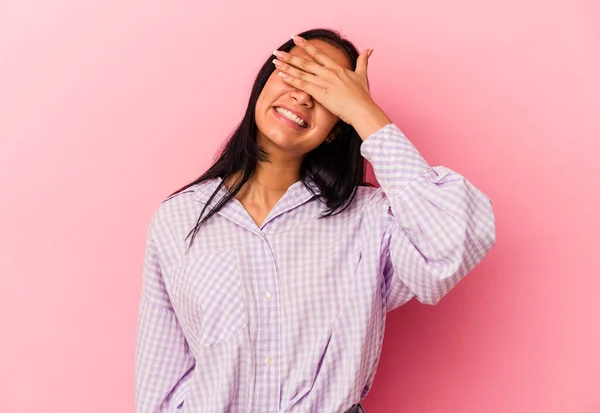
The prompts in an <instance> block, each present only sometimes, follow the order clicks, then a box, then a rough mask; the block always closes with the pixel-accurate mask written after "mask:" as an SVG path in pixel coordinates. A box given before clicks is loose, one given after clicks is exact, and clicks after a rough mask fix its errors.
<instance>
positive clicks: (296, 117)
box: [275, 107, 306, 127]
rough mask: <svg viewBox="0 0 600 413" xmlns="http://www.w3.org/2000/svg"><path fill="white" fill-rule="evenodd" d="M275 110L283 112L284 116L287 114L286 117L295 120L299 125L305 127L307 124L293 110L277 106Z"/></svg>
mask: <svg viewBox="0 0 600 413" xmlns="http://www.w3.org/2000/svg"><path fill="white" fill-rule="evenodd" d="M275 110H276V111H277V112H279V113H281V114H282V115H283V116H285V117H286V118H288V119H290V120H293V121H294V122H296V123H297V124H298V125H300V126H302V127H305V126H306V122H304V121H303V120H302V119H300V118H299V117H298V116H296V115H294V114H293V113H292V112H290V111H289V110H287V109H283V108H279V107H276V108H275Z"/></svg>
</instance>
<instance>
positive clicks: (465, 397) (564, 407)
mask: <svg viewBox="0 0 600 413" xmlns="http://www.w3.org/2000/svg"><path fill="white" fill-rule="evenodd" d="M184 3H187V4H184ZM319 26H325V27H330V28H335V29H338V30H340V31H341V32H342V33H343V34H344V35H346V36H348V37H349V38H350V39H351V40H353V41H354V42H355V43H356V45H357V47H359V49H360V50H363V49H364V48H367V47H373V48H374V49H375V51H374V53H373V55H372V57H371V61H370V67H369V72H370V80H371V88H372V93H373V97H374V99H375V101H376V102H377V103H378V104H379V105H380V106H381V107H382V108H383V109H384V110H385V111H386V112H387V113H388V114H389V115H390V117H391V118H392V119H394V121H395V122H396V123H397V124H398V125H399V126H400V127H401V128H402V129H403V130H404V131H405V133H406V134H407V135H408V136H409V137H410V138H411V140H412V141H413V142H414V143H415V145H416V146H417V147H418V148H419V149H420V150H421V152H422V153H423V154H424V155H425V157H426V158H427V159H428V161H429V162H430V163H431V164H436V165H445V166H448V167H450V168H453V169H455V170H457V171H459V172H460V173H462V174H463V175H465V176H466V177H468V178H469V179H470V180H471V181H472V182H473V183H475V184H476V185H477V186H478V187H479V188H481V189H482V190H483V191H484V192H485V193H486V194H488V195H489V196H490V197H491V198H492V200H493V202H494V208H495V211H496V214H497V230H498V232H497V244H496V246H495V247H494V248H493V250H492V252H491V253H490V254H489V255H488V257H486V259H485V260H484V261H483V262H482V264H481V265H480V266H479V267H478V268H477V269H476V270H475V271H474V272H473V273H472V274H471V275H469V276H468V277H467V279H465V280H464V281H463V282H462V283H461V284H459V286H457V287H456V289H455V290H454V291H453V292H452V293H451V294H450V295H449V296H448V297H446V298H444V299H443V300H442V302H440V303H439V304H438V305H437V306H435V307H427V306H424V305H421V304H419V303H417V302H413V303H409V304H408V305H406V306H405V307H403V308H400V309H398V310H396V311H394V312H391V313H389V318H388V325H387V330H386V338H385V342H384V349H383V355H382V359H381V363H380V365H379V368H378V372H377V376H376V378H375V382H374V386H373V389H372V390H371V393H370V394H369V396H368V397H367V399H366V402H365V408H366V410H367V411H368V412H369V413H371V412H373V413H378V412H390V413H391V412H402V413H413V412H414V413H417V412H418V413H422V412H426V413H428V412H450V413H454V412H456V413H458V412H460V413H465V412H467V413H470V412H473V413H475V412H476V413H481V412H483V413H488V412H490V413H501V412H502V413H506V412H527V413H531V412H535V413H537V412H539V413H542V412H543V413H551V412H557V413H558V412H560V413H565V412H569V413H570V412H575V413H580V412H581V413H584V412H585V413H592V412H600V390H599V388H600V351H599V349H600V321H599V315H600V300H598V290H599V288H600V258H599V256H600V251H598V250H599V246H600V243H599V242H598V235H599V232H600V225H599V224H600V219H599V218H598V211H599V209H600V208H599V202H598V200H599V191H600V178H599V177H598V173H599V172H600V170H599V166H598V161H597V159H598V152H599V151H600V143H599V142H600V80H599V79H600V77H599V73H600V57H599V53H600V5H599V3H598V2H597V1H595V0H589V1H583V0H579V1H576V0H553V1H549V0H528V1H523V0H504V1H496V2H490V1H481V0H454V1H451V2H450V1H445V0H427V1H423V0H419V1H417V0H412V1H400V2H395V1H394V2H392V1H387V2H383V1H379V0H370V1H368V2H363V3H360V4H352V5H351V4H350V3H349V2H348V1H327V2H324V1H322V0H317V1H315V0H305V1H302V2H299V3H298V2H295V3H294V2H292V3H289V4H288V3H286V2H273V1H252V2H231V1H219V2H167V1H162V2H161V1H156V0H144V1H139V0H134V1H127V2H123V1H117V0H104V1H87V2H83V1H74V0H55V1H47V0H20V1H13V2H7V1H5V2H1V3H0V139H1V141H0V142H1V147H0V168H1V169H0V185H1V186H0V188H1V195H2V203H1V205H2V211H1V214H0V228H1V234H2V236H1V237H0V254H1V255H0V263H1V268H2V274H3V277H2V281H3V285H2V287H1V288H2V291H3V294H2V299H1V300H0V321H1V325H2V338H1V339H0V412H2V413H24V412H28V413H29V412H45V413H52V412H61V413H67V412H81V411H85V412H87V413H95V412H103V413H104V412H112V413H121V412H123V413H125V412H131V411H132V410H133V355H134V346H135V328H136V317H137V305H138V297H139V289H140V282H141V278H140V277H141V260H142V254H143V247H144V245H143V243H144V236H145V226H146V223H147V222H148V219H149V216H150V213H151V211H152V210H153V209H154V208H155V207H156V206H157V205H158V203H159V202H160V200H161V199H162V198H164V197H166V196H167V195H168V194H169V193H171V192H172V191H174V190H175V189H177V188H178V187H180V186H182V185H184V184H185V183H187V182H189V181H191V180H192V179H194V177H196V176H198V175H200V173H201V172H203V171H204V169H205V168H206V167H207V166H208V164H209V162H210V160H211V158H212V156H213V154H214V152H215V150H216V149H217V147H218V146H219V145H220V143H221V142H222V141H223V139H225V138H226V136H227V135H228V134H229V133H230V132H231V130H232V129H233V128H234V126H235V125H236V123H237V122H238V121H239V120H240V119H241V116H242V112H243V110H244V108H245V105H246V103H247V98H248V95H249V92H250V87H251V85H252V81H253V79H254V76H255V75H256V72H257V70H258V68H259V66H260V65H261V64H262V62H263V61H264V60H265V59H266V58H268V57H269V56H270V53H271V51H272V50H273V49H274V48H275V47H277V46H279V45H280V44H281V43H282V42H284V41H285V40H287V38H288V36H289V35H291V34H292V33H297V32H300V31H303V30H306V29H309V28H313V27H319Z"/></svg>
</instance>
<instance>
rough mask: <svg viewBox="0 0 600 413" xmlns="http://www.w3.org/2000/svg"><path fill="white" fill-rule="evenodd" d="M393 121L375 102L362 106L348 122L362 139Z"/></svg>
mask: <svg viewBox="0 0 600 413" xmlns="http://www.w3.org/2000/svg"><path fill="white" fill-rule="evenodd" d="M390 123H393V122H392V120H391V119H390V118H389V117H388V116H387V115H386V114H385V112H384V111H383V110H382V109H381V108H380V107H379V106H377V105H376V104H375V103H373V104H371V105H368V106H365V107H362V108H361V109H359V110H358V111H357V113H356V114H355V115H354V116H353V117H352V122H351V123H350V124H351V125H352V127H353V128H354V129H355V130H356V132H357V133H358V135H359V136H360V138H361V139H362V140H363V141H364V140H365V139H367V138H368V137H369V136H371V135H372V134H373V133H375V132H377V131H378V130H379V129H381V128H382V127H384V126H385V125H388V124H390Z"/></svg>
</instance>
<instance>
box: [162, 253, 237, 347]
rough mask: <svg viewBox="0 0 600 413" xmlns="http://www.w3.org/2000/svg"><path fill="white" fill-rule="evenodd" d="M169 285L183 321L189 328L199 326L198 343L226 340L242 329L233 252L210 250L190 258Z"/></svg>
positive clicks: (213, 342)
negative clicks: (183, 318)
mask: <svg viewBox="0 0 600 413" xmlns="http://www.w3.org/2000/svg"><path fill="white" fill-rule="evenodd" d="M173 287H174V291H175V294H176V296H177V300H178V301H179V303H180V306H181V309H182V311H183V313H184V317H185V318H187V320H186V324H188V325H189V326H190V328H191V329H192V330H196V329H197V326H198V325H200V326H201V327H200V331H199V332H198V338H199V341H200V344H201V345H203V346H212V345H215V344H219V343H224V342H227V341H229V340H231V339H233V338H234V337H235V336H237V335H238V334H239V333H240V331H242V330H243V329H244V328H246V326H247V319H246V309H245V306H244V299H243V295H242V286H241V283H240V274H239V270H238V265H237V261H236V255H235V251H233V250H220V251H210V252H206V253H202V254H200V255H198V256H196V257H194V258H192V259H190V261H188V262H187V263H185V265H183V267H182V268H181V269H180V271H179V272H178V274H177V276H176V277H175V278H174V279H173ZM194 327H195V328H194Z"/></svg>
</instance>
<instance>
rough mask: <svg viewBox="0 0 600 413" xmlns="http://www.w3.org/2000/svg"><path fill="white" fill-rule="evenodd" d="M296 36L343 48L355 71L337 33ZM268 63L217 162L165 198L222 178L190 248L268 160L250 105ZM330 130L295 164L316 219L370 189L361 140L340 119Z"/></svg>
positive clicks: (353, 54) (351, 51) (286, 47)
mask: <svg viewBox="0 0 600 413" xmlns="http://www.w3.org/2000/svg"><path fill="white" fill-rule="evenodd" d="M299 35H300V36H301V37H302V38H304V39H307V40H309V39H319V40H322V41H325V42H328V43H330V44H332V45H333V46H336V47H338V48H339V49H340V50H343V51H344V52H345V53H346V55H347V57H348V59H349V61H350V65H351V68H352V70H356V59H357V58H358V55H359V53H358V50H357V49H356V47H355V46H354V45H353V44H352V43H351V42H350V41H348V40H346V39H342V37H341V36H340V34H339V33H338V32H337V31H335V30H330V29H313V30H308V31H305V32H302V33H299ZM294 46H295V44H294V42H293V40H291V39H290V40H288V41H287V42H285V43H284V44H283V45H281V46H280V47H278V50H283V51H286V52H289V51H290V50H291V49H292V48H293V47H294ZM272 60H273V56H270V57H269V58H268V59H267V61H266V62H265V63H264V64H263V66H262V67H261V69H260V71H259V72H258V75H257V76H256V80H255V81H254V86H253V87H252V92H251V94H250V100H249V102H248V107H247V108H246V113H245V114H244V117H243V119H242V120H241V122H240V123H239V125H238V126H237V128H236V129H235V130H234V132H233V133H232V135H231V137H230V138H229V140H228V141H227V142H226V143H225V144H224V145H223V146H222V147H221V149H220V151H219V157H218V159H217V160H216V161H215V162H214V164H213V165H212V166H211V167H210V168H209V169H208V170H207V171H206V172H205V173H204V174H203V175H201V176H200V177H199V178H198V179H196V180H195V181H193V182H190V183H189V184H187V185H185V186H184V187H182V188H180V189H178V190H177V191H175V192H174V193H172V194H171V195H170V196H169V197H171V196H173V195H175V194H177V193H179V192H181V191H184V190H185V189H187V188H189V187H190V186H193V185H196V184H198V183H200V182H203V181H208V180H210V179H214V178H217V177H221V178H222V182H221V183H220V185H219V186H218V187H217V189H216V190H215V191H214V192H213V193H212V195H211V196H210V198H209V199H208V202H207V203H206V205H204V208H203V209H202V212H201V213H200V216H199V217H198V221H197V222H196V225H195V227H194V228H193V229H192V230H191V231H190V233H189V234H188V236H187V237H186V239H187V238H188V237H189V236H190V235H191V236H192V240H191V242H190V247H191V245H192V243H193V242H194V237H195V236H196V234H197V232H198V230H199V229H200V226H201V225H202V224H203V223H204V222H206V220H208V219H209V218H210V217H211V216H213V215H214V214H215V213H216V212H217V211H218V210H219V209H221V208H222V207H223V205H225V204H226V203H227V202H229V201H230V200H231V199H232V198H233V197H234V196H235V195H236V194H237V193H238V192H239V191H240V189H241V188H242V187H243V185H244V184H245V183H246V182H248V180H249V179H250V178H251V177H252V176H253V174H254V171H255V169H256V166H257V163H258V162H259V161H260V162H268V158H267V153H266V152H265V151H264V150H263V148H261V147H259V146H258V145H257V143H256V135H257V126H256V121H255V117H254V114H255V109H256V101H257V99H258V97H259V95H260V93H261V91H262V89H263V87H264V86H265V84H266V83H267V80H268V79H269V77H270V76H271V74H272V73H273V71H274V70H275V65H273V63H272ZM334 129H335V131H336V134H335V139H334V140H333V141H331V143H323V144H321V145H319V146H318V147H317V148H315V149H313V150H312V151H310V152H309V153H307V154H306V156H305V157H304V159H303V161H302V164H301V166H300V179H301V180H302V181H303V182H304V185H305V186H306V188H308V189H309V190H310V191H311V192H312V193H313V194H315V191H313V190H312V188H311V187H310V186H309V185H307V184H306V181H305V179H306V178H307V177H309V178H311V179H312V180H313V182H314V183H315V184H316V185H317V187H318V188H319V191H320V194H315V195H316V196H317V198H318V199H319V201H320V202H323V203H324V204H325V205H326V206H327V208H326V209H325V212H324V213H323V214H322V215H321V216H319V219H322V218H326V217H328V216H330V215H335V214H338V213H340V212H342V211H343V210H344V209H346V208H347V207H348V205H350V203H351V202H352V200H353V199H354V196H355V194H356V190H357V188H358V186H359V185H362V186H373V185H372V184H370V183H368V182H365V181H364V176H365V167H366V164H365V161H364V158H363V157H362V155H361V154H360V145H361V143H362V139H361V138H360V136H359V135H358V133H357V132H356V130H355V129H354V128H353V127H352V126H351V125H349V124H347V123H345V122H343V121H342V120H339V121H338V124H337V125H336V126H335V127H334ZM236 173H239V175H240V177H238V179H237V180H236V181H235V183H234V184H233V185H232V187H231V189H230V190H229V191H228V193H227V195H225V196H223V197H222V198H221V199H220V200H219V201H218V202H217V204H216V205H215V206H214V207H213V208H211V209H210V211H209V213H208V214H207V215H206V216H205V217H204V218H203V219H202V216H203V215H204V211H205V210H206V207H207V206H208V205H209V204H210V203H211V202H212V200H213V198H214V197H215V195H216V194H217V193H218V192H219V190H220V188H221V186H222V185H224V184H225V183H226V182H228V181H229V180H230V179H232V178H233V177H234V176H235V175H236Z"/></svg>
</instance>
